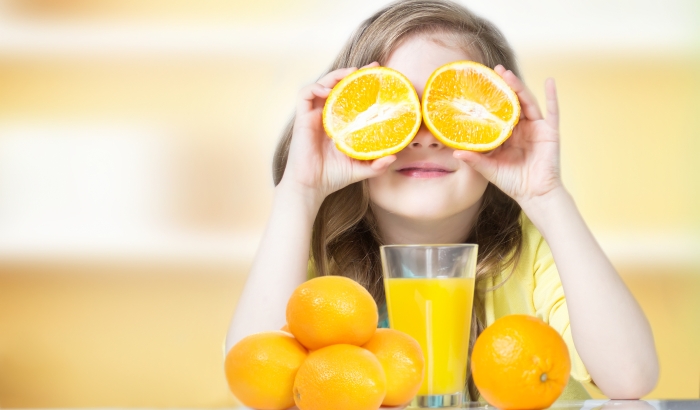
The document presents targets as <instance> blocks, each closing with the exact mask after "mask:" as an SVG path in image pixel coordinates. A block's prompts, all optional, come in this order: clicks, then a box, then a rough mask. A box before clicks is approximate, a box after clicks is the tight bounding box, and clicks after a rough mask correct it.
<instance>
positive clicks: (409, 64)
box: [384, 34, 478, 97]
mask: <svg viewBox="0 0 700 410" xmlns="http://www.w3.org/2000/svg"><path fill="white" fill-rule="evenodd" d="M470 54H473V53H468V52H466V51H465V50H463V49H462V48H460V47H459V46H458V45H457V44H456V42H455V41H454V40H453V39H451V38H449V37H448V35H446V34H428V35H423V34H419V35H415V36H411V37H409V38H407V39H405V40H404V41H402V42H401V43H400V44H399V45H398V47H396V48H395V49H394V50H393V51H392V52H391V54H389V58H388V59H387V61H386V63H385V64H384V66H385V67H389V68H393V69H394V70H397V71H398V72H400V73H402V74H403V75H405V76H406V77H408V79H409V80H410V81H411V83H412V84H413V87H414V88H415V89H416V91H417V92H418V96H419V97H422V96H423V88H424V87H425V83H426V82H427V81H428V77H430V74H432V73H433V71H435V69H436V68H438V67H440V66H442V65H445V64H447V63H451V62H453V61H458V60H474V61H478V60H477V59H475V58H473V56H472V55H470Z"/></svg>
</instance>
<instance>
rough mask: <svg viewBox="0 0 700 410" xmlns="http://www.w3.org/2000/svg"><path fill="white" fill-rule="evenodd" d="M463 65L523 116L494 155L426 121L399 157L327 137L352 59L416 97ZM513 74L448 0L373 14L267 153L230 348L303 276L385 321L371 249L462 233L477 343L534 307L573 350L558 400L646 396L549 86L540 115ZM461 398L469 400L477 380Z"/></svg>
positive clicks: (421, 0)
mask: <svg viewBox="0 0 700 410" xmlns="http://www.w3.org/2000/svg"><path fill="white" fill-rule="evenodd" d="M456 60H473V61H478V62H480V63H482V64H485V65H487V66H489V67H493V68H494V69H495V71H496V72H497V73H498V74H499V75H500V76H501V77H503V79H504V80H505V81H506V82H507V83H508V84H509V85H510V87H511V88H512V89H513V90H514V91H515V92H516V93H517V95H518V98H519V100H520V104H521V107H522V115H521V119H520V121H519V123H518V125H517V126H516V128H515V129H514V131H513V134H512V136H511V137H510V139H508V140H507V141H506V142H505V144H503V145H502V146H500V147H499V148H497V149H495V150H494V151H492V152H490V153H486V154H483V153H475V152H467V151H456V150H453V149H451V148H448V147H446V146H444V145H443V144H442V143H440V142H439V141H438V140H436V139H435V138H434V137H433V135H432V134H431V133H430V131H429V130H428V129H427V128H426V127H425V126H424V125H423V126H422V127H421V129H420V131H419V132H418V134H417V135H416V137H415V138H414V139H413V141H412V142H411V144H410V145H409V146H408V147H407V148H405V149H404V150H402V151H400V152H398V153H397V154H395V155H390V156H387V157H383V158H379V159H376V160H373V161H358V160H354V159H351V158H348V157H347V156H345V155H344V154H342V153H340V152H339V151H338V150H336V149H335V147H334V144H333V142H332V140H330V139H329V138H328V137H327V136H326V135H325V133H324V130H323V126H322V122H321V112H322V109H323V105H324V102H325V99H326V97H327V96H328V94H329V92H330V89H331V88H332V87H333V86H334V85H335V84H337V83H338V81H340V80H341V79H342V78H343V77H345V76H346V75H348V74H349V73H351V72H353V71H354V70H356V69H357V68H356V67H362V66H376V65H382V66H386V67H390V68H393V69H396V70H398V71H399V72H401V73H403V74H404V75H406V76H407V77H408V78H409V80H411V82H412V83H413V86H414V87H415V88H416V91H417V92H418V95H419V97H420V96H421V95H422V92H423V87H424V85H425V83H426V81H427V79H428V77H429V75H430V74H431V73H432V72H433V71H434V70H435V69H436V68H438V67H439V66H441V65H443V64H446V63H449V62H452V61H456ZM348 67H349V68H348ZM519 77H520V74H519V71H518V67H517V65H516V62H515V57H514V55H513V52H512V51H511V49H510V47H509V46H508V44H507V43H506V41H505V39H504V38H503V36H502V35H501V33H500V32H499V31H498V30H497V29H496V28H495V27H494V26H493V25H492V24H490V23H489V22H488V21H485V20H483V19H481V18H479V17H477V16H475V15H473V14H472V13H470V12H469V11H468V10H466V9H464V8H463V7H462V6H460V5H458V4H455V3H452V2H449V1H448V0H409V1H403V2H397V3H394V4H391V5H389V6H387V7H386V8H385V9H383V10H381V11H379V12H377V13H376V14H375V15H374V16H372V17H370V18H369V19H368V20H366V21H365V22H364V23H363V24H362V25H361V26H360V27H359V28H358V29H357V31H356V32H355V33H354V34H353V36H352V37H351V38H350V40H349V41H348V43H347V44H346V45H345V47H344V48H343V50H341V52H340V54H339V55H338V57H337V58H336V60H335V62H334V63H333V65H332V67H331V70H330V72H329V73H327V74H326V75H324V76H323V77H321V79H320V80H318V82H316V83H314V84H311V85H309V86H307V87H305V88H303V89H302V90H301V92H300V94H299V100H298V104H297V108H296V116H295V118H294V119H293V121H292V122H290V124H289V126H288V127H287V129H286V131H285V133H284V135H283V137H282V140H281V142H280V143H279V146H278V149H277V151H276V153H275V159H274V169H273V172H274V181H275V185H276V188H275V195H274V202H273V207H272V213H271V215H270V219H269V222H268V225H267V228H266V231H265V234H264V236H263V239H262V242H261V244H260V248H259V250H258V253H257V255H256V257H255V260H254V263H253V266H252V268H251V271H250V275H249V277H248V281H247V282H246V285H245V288H244V290H243V293H242V295H241V298H240V301H239V302H238V306H237V308H236V312H235V315H234V318H233V321H232V323H231V326H230V329H229V333H228V337H227V344H226V350H227V351H228V350H229V349H230V348H231V347H232V346H233V345H234V344H235V343H236V342H237V341H238V340H240V339H241V338H243V337H245V336H247V335H249V334H251V333H255V332H259V331H265V330H270V329H279V328H281V327H282V326H283V325H284V324H285V306H286V301H287V300H288V299H289V296H290V295H291V293H292V291H293V290H294V289H295V288H296V287H297V286H298V285H300V284H301V283H302V282H304V281H305V280H306V279H307V275H343V276H348V277H350V278H352V279H354V280H356V281H357V282H359V283H361V284H362V285H364V286H365V287H366V288H367V289H368V290H369V291H370V293H371V294H372V295H373V296H374V298H375V300H376V301H377V304H378V305H379V306H380V311H381V312H382V316H385V315H386V313H385V312H386V310H385V309H386V308H385V300H384V289H383V281H382V272H381V264H380V260H379V246H380V245H383V244H409V243H458V242H469V243H477V244H479V260H478V267H477V276H476V278H477V290H476V295H475V302H474V309H473V312H474V313H473V318H472V324H473V328H472V337H471V340H470V346H471V345H472V344H473V343H474V340H475V339H476V337H477V336H478V334H479V333H480V332H481V331H482V330H483V329H484V328H485V327H486V326H488V325H489V324H491V323H492V322H493V321H495V320H496V319H498V318H499V317H501V316H504V315H508V314H515V313H524V314H530V315H533V316H537V317H539V318H540V319H542V320H544V321H545V322H547V323H549V324H550V325H551V326H553V327H554V328H555V329H557V331H559V332H560V334H561V335H562V336H563V337H564V340H565V341H566V343H567V345H568V347H569V351H570V354H571V359H572V370H571V375H572V377H571V379H570V380H571V381H570V383H569V385H568V386H567V388H566V390H565V392H564V394H563V396H562V398H566V399H583V398H587V397H588V395H587V393H586V391H585V390H584V389H583V388H582V385H581V384H591V385H595V386H597V387H598V388H599V389H600V390H601V391H602V392H603V393H604V394H605V395H606V396H608V397H610V398H614V399H633V398H639V397H641V396H643V395H645V394H647V393H649V392H650V391H651V389H652V388H653V387H654V386H655V384H656V381H657V377H658V361H657V357H656V351H655V347H654V341H653V337H652V333H651V329H650V327H649V324H648V322H647V320H646V318H645V317H644V314H643V313H642V311H641V309H640V308H639V306H638V304H637V303H636V301H635V300H634V298H633V296H632V295H631V294H630V292H629V291H628V289H627V288H626V287H625V285H624V283H623V282H622V280H621V279H620V277H619V276H618V274H617V272H616V271H615V268H614V267H613V266H612V265H611V263H610V262H609V261H608V259H607V257H606V256H605V255H604V253H603V251H602V250H601V249H600V247H599V246H598V244H597V243H596V241H595V239H594V238H593V236H592V234H591V232H590V231H589V229H588V228H587V226H586V224H585V222H584V221H583V219H582V217H581V215H580V213H579V211H578V210H577V208H576V205H575V204H574V201H573V199H572V197H571V196H570V195H569V193H568V192H567V190H566V188H565V187H564V185H563V183H562V181H561V178H560V175H559V130H558V121H559V113H558V107H557V96H556V90H555V86H554V81H553V80H551V79H549V80H548V81H547V82H546V84H545V94H546V115H543V114H542V113H541V111H540V109H539V107H538V105H537V102H536V101H535V99H534V97H533V95H532V93H531V92H530V91H529V90H528V89H527V88H526V87H525V86H524V85H523V83H522V82H521V81H520V80H519ZM309 244H310V245H311V246H310V247H309ZM307 268H308V269H307ZM565 297H566V298H565ZM380 320H381V318H380ZM380 325H381V323H380ZM467 391H468V393H469V395H470V398H471V400H476V399H477V397H478V392H477V390H476V389H475V388H474V385H473V381H472V380H471V377H470V378H469V381H468V386H467Z"/></svg>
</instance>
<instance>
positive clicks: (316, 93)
mask: <svg viewBox="0 0 700 410" xmlns="http://www.w3.org/2000/svg"><path fill="white" fill-rule="evenodd" d="M330 92H331V89H330V88H327V87H324V86H323V85H321V84H319V83H313V84H311V85H307V86H306V87H304V88H302V89H301V90H300V91H299V101H298V103H297V114H302V113H306V112H309V111H311V110H313V109H314V100H315V99H316V98H326V97H328V94H330Z"/></svg>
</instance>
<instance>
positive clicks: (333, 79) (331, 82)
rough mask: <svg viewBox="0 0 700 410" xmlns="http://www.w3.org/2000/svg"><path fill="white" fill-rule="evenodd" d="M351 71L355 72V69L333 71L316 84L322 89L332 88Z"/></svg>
mask: <svg viewBox="0 0 700 410" xmlns="http://www.w3.org/2000/svg"><path fill="white" fill-rule="evenodd" d="M353 71H357V67H348V68H340V69H338V70H333V71H331V72H330V73H328V74H326V75H324V76H323V77H321V78H320V79H319V80H318V81H316V82H317V83H319V84H321V85H323V86H324V87H328V88H333V87H335V85H336V84H338V82H339V81H340V80H342V79H343V78H345V77H347V76H348V74H350V73H352V72H353Z"/></svg>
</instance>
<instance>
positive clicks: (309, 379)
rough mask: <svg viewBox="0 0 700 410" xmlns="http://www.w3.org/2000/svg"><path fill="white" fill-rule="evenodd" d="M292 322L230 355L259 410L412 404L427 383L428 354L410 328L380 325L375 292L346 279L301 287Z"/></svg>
mask: <svg viewBox="0 0 700 410" xmlns="http://www.w3.org/2000/svg"><path fill="white" fill-rule="evenodd" d="M286 314H287V326H285V327H284V328H283V330H280V331H269V332H261V333H256V334H253V335H250V336H248V337H246V338H244V339H242V340H241V341H239V342H238V343H237V344H236V345H235V346H233V348H231V350H230V351H229V353H228V355H227V356H226V361H225V370H226V378H227V380H228V384H229V387H230V389H231V391H232V392H233V394H234V395H235V396H236V397H237V398H238V399H239V400H240V401H241V402H242V403H243V404H244V405H246V406H248V407H252V408H255V409H266V410H276V409H279V410H281V409H286V408H289V407H292V406H294V405H296V406H297V407H298V408H299V409H300V410H316V409H335V410H343V409H348V410H349V409H353V410H365V409H366V410H370V409H371V410H374V409H378V408H379V407H380V406H399V405H403V404H406V403H408V402H409V401H411V399H413V397H414V396H415V395H416V393H417V392H418V388H419V387H420V384H421V382H422V380H423V367H424V356H423V352H422V350H421V348H420V345H419V344H418V342H417V341H416V340H415V339H413V338H412V337H410V336H408V335H407V334H405V333H402V332H399V331H397V330H392V329H377V321H378V310H377V304H376V303H375V301H374V299H373V298H372V296H371V295H370V294H369V292H368V291H367V290H366V289H365V288H364V287H362V286H361V285H360V284H358V283H357V282H355V281H353V280H351V279H348V278H345V277H340V276H322V277H318V278H314V279H311V280H309V281H307V282H305V283H303V284H302V285H300V286H299V287H298V288H297V289H296V290H295V291H294V293H293V294H292V296H291V297H290V299H289V301H288V303H287V313H286Z"/></svg>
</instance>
